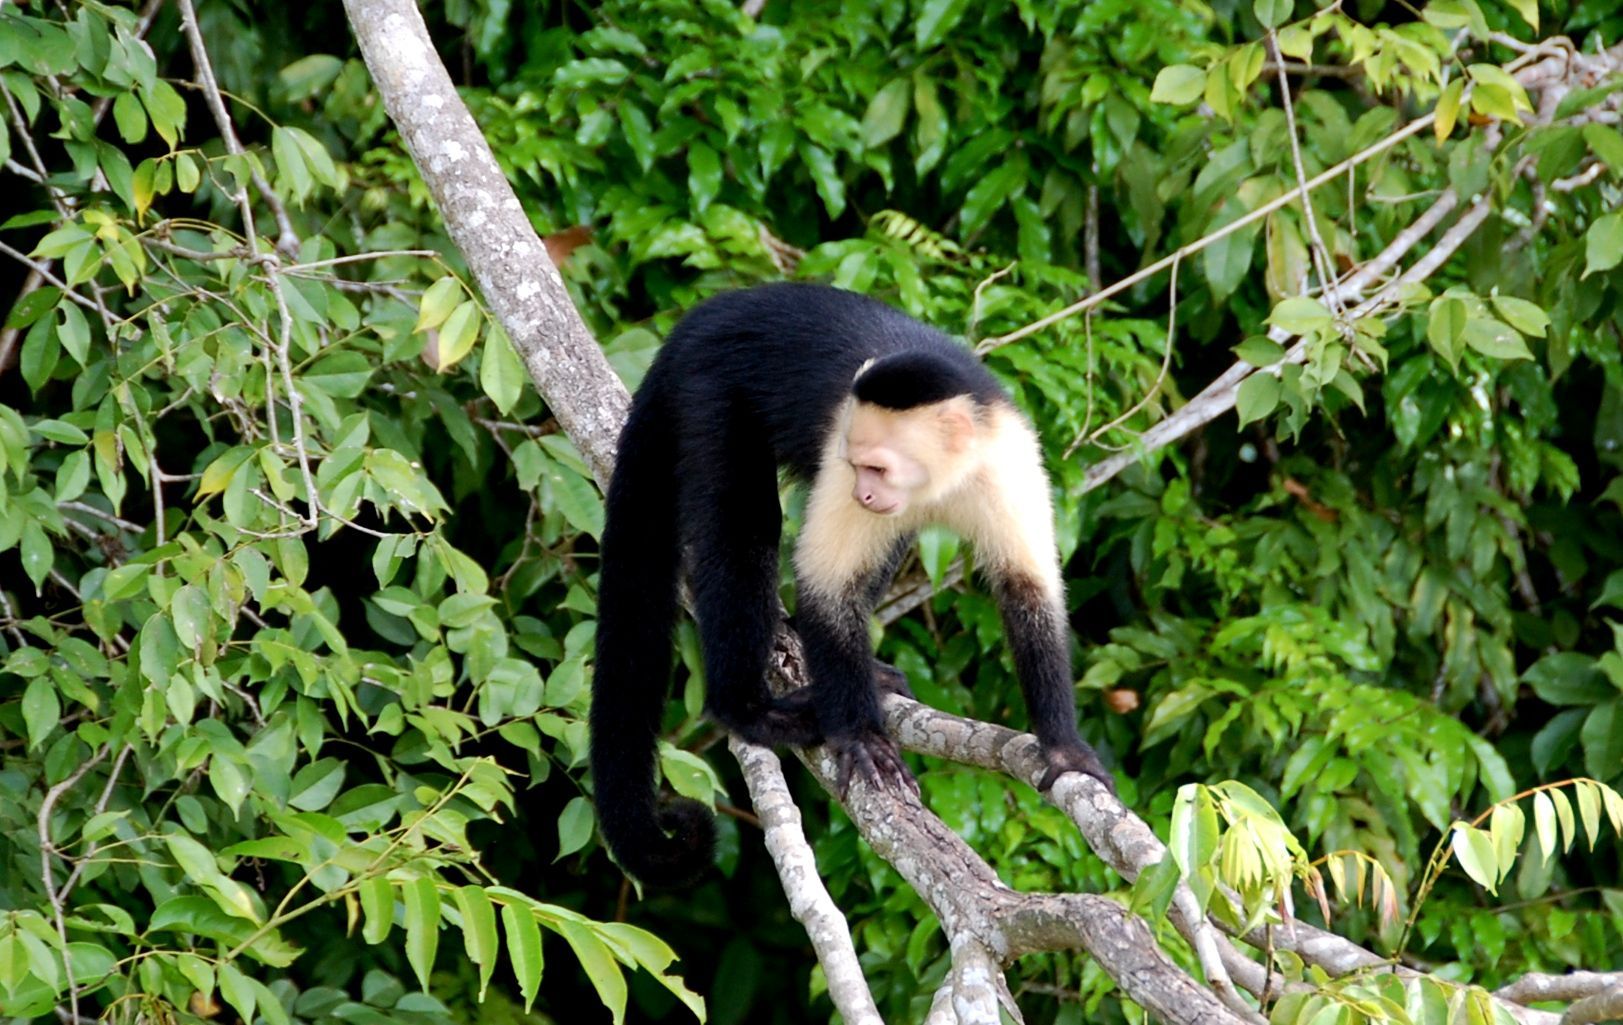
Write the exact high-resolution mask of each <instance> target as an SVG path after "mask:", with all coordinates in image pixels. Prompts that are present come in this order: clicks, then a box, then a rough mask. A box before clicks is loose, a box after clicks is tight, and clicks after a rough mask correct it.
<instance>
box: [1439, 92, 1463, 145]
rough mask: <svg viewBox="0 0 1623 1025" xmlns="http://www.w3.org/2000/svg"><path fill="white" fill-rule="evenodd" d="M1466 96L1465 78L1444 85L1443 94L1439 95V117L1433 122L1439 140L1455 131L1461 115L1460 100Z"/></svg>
mask: <svg viewBox="0 0 1623 1025" xmlns="http://www.w3.org/2000/svg"><path fill="white" fill-rule="evenodd" d="M1464 96H1465V79H1463V78H1456V79H1454V80H1453V81H1452V82H1449V83H1448V84H1447V85H1445V86H1443V91H1442V94H1441V95H1439V96H1438V97H1437V119H1436V120H1435V121H1433V122H1432V126H1431V128H1432V132H1433V133H1435V134H1436V136H1437V141H1438V142H1442V141H1443V140H1444V139H1446V138H1448V137H1449V136H1450V135H1452V134H1453V133H1454V125H1455V124H1456V123H1458V121H1459V117H1460V100H1461V99H1462V98H1463V97H1464Z"/></svg>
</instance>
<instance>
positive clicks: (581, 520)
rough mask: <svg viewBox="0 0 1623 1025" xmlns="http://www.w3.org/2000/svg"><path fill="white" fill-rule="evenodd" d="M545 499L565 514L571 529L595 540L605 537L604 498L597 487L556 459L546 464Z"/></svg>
mask: <svg viewBox="0 0 1623 1025" xmlns="http://www.w3.org/2000/svg"><path fill="white" fill-rule="evenodd" d="M546 467H547V469H546V475H545V477H544V478H543V479H544V481H545V484H546V492H545V498H546V499H548V500H550V503H549V504H551V505H553V506H554V507H556V508H557V510H558V511H559V512H561V513H563V516H564V519H565V520H567V521H568V522H569V525H570V526H571V527H574V528H575V529H576V530H578V531H581V532H583V533H586V534H590V535H591V536H592V537H601V536H602V535H603V496H602V495H601V494H599V493H598V490H597V485H595V484H593V483H592V482H591V481H589V480H587V479H586V478H585V477H582V476H581V475H580V474H578V473H576V472H575V471H574V470H571V469H569V468H568V467H566V466H564V465H563V464H562V463H560V462H558V461H557V460H556V459H548V460H547V462H546Z"/></svg>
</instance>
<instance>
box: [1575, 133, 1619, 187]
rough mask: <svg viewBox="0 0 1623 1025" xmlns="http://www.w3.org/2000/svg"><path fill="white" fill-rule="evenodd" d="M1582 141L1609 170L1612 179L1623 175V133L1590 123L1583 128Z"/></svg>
mask: <svg viewBox="0 0 1623 1025" xmlns="http://www.w3.org/2000/svg"><path fill="white" fill-rule="evenodd" d="M1583 139H1584V142H1585V143H1586V144H1587V145H1588V146H1589V149H1590V150H1591V151H1592V152H1593V153H1594V154H1595V156H1597V157H1599V158H1600V161H1601V163H1603V164H1605V165H1606V166H1607V167H1608V168H1610V169H1611V172H1612V175H1613V177H1617V176H1620V175H1623V132H1619V131H1618V130H1617V129H1616V128H1613V127H1612V126H1611V125H1603V124H1601V123H1599V122H1598V121H1591V122H1590V123H1589V124H1587V125H1584V127H1583Z"/></svg>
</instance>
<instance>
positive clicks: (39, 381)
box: [18, 320, 62, 395]
mask: <svg viewBox="0 0 1623 1025" xmlns="http://www.w3.org/2000/svg"><path fill="white" fill-rule="evenodd" d="M61 357H62V347H61V344H60V343H59V342H58V341H57V333H56V330H55V325H53V324H52V323H51V322H50V321H49V320H40V321H35V322H34V326H33V327H31V328H29V329H28V334H26V335H24V336H23V350H22V354H21V355H20V356H19V357H18V364H19V366H20V368H21V369H22V372H23V383H24V384H27V385H28V390H29V391H30V392H33V393H34V394H35V395H38V394H39V390H40V389H41V388H43V387H45V382H46V381H49V380H50V379H51V372H52V371H54V370H55V369H56V363H57V360H59V359H60V358H61Z"/></svg>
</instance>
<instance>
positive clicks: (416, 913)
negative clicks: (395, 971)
mask: <svg viewBox="0 0 1623 1025" xmlns="http://www.w3.org/2000/svg"><path fill="white" fill-rule="evenodd" d="M400 896H401V901H402V903H403V904H404V905H405V911H406V913H405V923H406V960H407V961H408V962H410V963H411V969H412V971H413V972H414V973H415V974H416V976H417V982H418V984H419V985H421V986H422V987H423V989H425V990H426V989H428V976H429V973H430V972H432V971H433V970H434V954H435V952H436V951H438V950H439V945H440V894H439V890H438V889H437V888H436V887H435V885H434V880H432V879H411V880H407V881H406V882H403V883H401V884H400Z"/></svg>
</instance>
